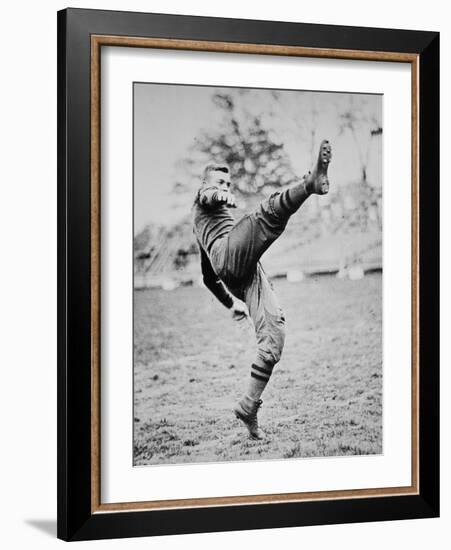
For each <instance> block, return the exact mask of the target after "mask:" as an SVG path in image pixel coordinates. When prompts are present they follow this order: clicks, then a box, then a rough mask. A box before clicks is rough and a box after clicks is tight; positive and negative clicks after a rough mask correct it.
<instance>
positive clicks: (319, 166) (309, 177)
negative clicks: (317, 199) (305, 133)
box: [304, 139, 332, 195]
mask: <svg viewBox="0 0 451 550" xmlns="http://www.w3.org/2000/svg"><path fill="white" fill-rule="evenodd" d="M331 159H332V147H331V146H330V143H329V141H328V140H327V139H324V140H323V141H322V142H321V145H320V147H319V153H318V160H317V162H316V165H315V166H314V168H313V170H312V171H311V172H309V173H308V174H306V175H305V176H304V180H305V188H306V190H307V191H308V192H309V193H314V194H315V195H326V194H327V193H328V192H329V178H328V177H327V169H328V168H329V164H330V161H331Z"/></svg>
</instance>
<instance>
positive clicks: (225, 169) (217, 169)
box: [202, 164, 230, 182]
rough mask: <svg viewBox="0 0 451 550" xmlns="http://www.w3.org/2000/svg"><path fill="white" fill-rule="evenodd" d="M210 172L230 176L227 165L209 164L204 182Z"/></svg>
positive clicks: (204, 175)
mask: <svg viewBox="0 0 451 550" xmlns="http://www.w3.org/2000/svg"><path fill="white" fill-rule="evenodd" d="M210 172H224V174H229V173H230V170H229V167H228V166H227V164H207V166H206V167H205V168H204V173H203V175H202V181H203V182H204V181H205V180H206V179H207V177H208V174H210Z"/></svg>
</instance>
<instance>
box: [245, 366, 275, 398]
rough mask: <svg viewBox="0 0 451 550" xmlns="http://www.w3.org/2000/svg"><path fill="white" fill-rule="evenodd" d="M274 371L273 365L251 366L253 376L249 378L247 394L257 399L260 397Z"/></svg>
mask: <svg viewBox="0 0 451 550" xmlns="http://www.w3.org/2000/svg"><path fill="white" fill-rule="evenodd" d="M271 373H272V368H271V367H268V366H266V367H259V366H258V365H252V368H251V377H250V380H249V386H248V390H247V395H248V396H249V397H250V398H251V399H253V400H254V401H257V400H258V399H260V396H261V394H262V393H263V390H264V389H265V387H266V384H267V383H268V381H269V379H270V377H271Z"/></svg>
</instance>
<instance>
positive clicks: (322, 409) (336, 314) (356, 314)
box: [134, 274, 382, 465]
mask: <svg viewBox="0 0 451 550" xmlns="http://www.w3.org/2000/svg"><path fill="white" fill-rule="evenodd" d="M381 282H382V281H381V276H380V275H377V274H375V275H369V276H367V277H365V279H363V280H361V281H348V280H338V279H335V278H333V277H320V278H317V279H308V280H306V281H304V282H301V283H297V284H290V283H287V282H286V281H275V282H274V286H275V289H276V292H277V294H278V295H279V298H280V302H281V304H282V306H283V309H284V310H285V314H286V318H287V339H286V344H285V349H284V353H283V356H282V360H281V362H280V363H279V364H278V365H277V367H276V368H275V370H274V373H273V377H272V379H271V381H270V383H269V385H268V387H267V388H266V391H265V393H264V394H263V400H264V403H263V407H262V409H261V411H260V413H259V420H260V424H261V425H262V427H263V428H264V430H265V433H266V434H267V439H265V440H264V441H262V442H258V441H257V442H256V441H251V440H249V439H248V438H247V437H246V432H245V430H244V428H243V427H242V426H241V424H240V423H239V421H238V420H236V419H235V418H234V416H233V415H232V412H231V409H232V406H233V404H234V402H235V400H237V399H238V398H239V397H240V396H241V394H242V393H243V391H244V390H245V388H246V385H247V382H248V377H249V369H250V365H251V362H252V359H253V356H254V346H253V342H254V335H253V331H252V329H251V327H250V326H248V325H247V324H246V323H243V324H239V323H234V322H233V321H232V320H231V318H230V313H229V312H228V311H227V310H226V309H225V308H224V307H223V306H221V304H220V303H219V302H217V301H216V300H215V298H214V297H212V296H211V295H210V294H209V292H208V291H207V290H206V289H204V288H179V289H177V290H174V291H172V292H165V291H163V290H145V291H137V292H135V342H134V345H135V369H134V463H135V465H145V464H168V463H185V462H212V461H225V460H255V459H269V458H271V459H275V458H298V457H323V456H342V455H362V454H379V453H381V452H382V334H381V330H382V325H381V322H382V321H381V319H382V317H381V316H382V311H381V307H382V296H381V286H382V285H381Z"/></svg>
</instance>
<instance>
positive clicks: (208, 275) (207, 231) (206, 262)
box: [193, 187, 235, 308]
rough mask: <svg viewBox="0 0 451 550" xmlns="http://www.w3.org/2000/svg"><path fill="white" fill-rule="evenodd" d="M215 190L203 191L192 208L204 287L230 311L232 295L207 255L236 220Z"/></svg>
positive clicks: (198, 194) (205, 189) (209, 188)
mask: <svg viewBox="0 0 451 550" xmlns="http://www.w3.org/2000/svg"><path fill="white" fill-rule="evenodd" d="M217 192H218V189H217V188H216V187H207V188H201V189H200V190H199V191H198V193H197V196H196V200H195V202H194V205H193V228H194V234H195V235H196V237H197V241H198V244H199V248H200V259H201V268H202V276H203V280H204V283H205V286H206V287H207V288H208V289H209V290H210V291H211V292H212V293H213V294H214V295H215V296H216V298H217V299H218V300H219V301H220V302H221V303H222V304H223V305H224V306H225V307H227V308H231V307H232V305H233V296H232V294H231V293H230V291H229V290H228V289H227V287H226V286H225V284H224V283H223V282H222V281H221V279H220V278H219V277H218V275H217V274H216V273H215V271H214V269H213V267H212V265H211V262H210V259H209V257H208V253H209V252H210V250H211V247H212V246H213V243H214V242H215V241H216V240H217V239H219V238H221V237H224V236H225V235H227V234H228V233H229V231H230V229H231V228H232V227H233V226H234V224H235V220H234V218H233V216H232V214H231V213H230V209H229V208H227V206H226V205H225V204H222V203H219V204H218V203H217V201H216V193H217Z"/></svg>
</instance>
